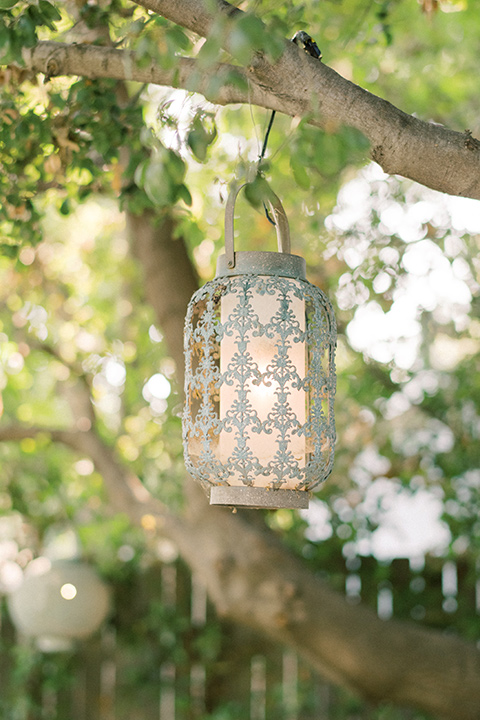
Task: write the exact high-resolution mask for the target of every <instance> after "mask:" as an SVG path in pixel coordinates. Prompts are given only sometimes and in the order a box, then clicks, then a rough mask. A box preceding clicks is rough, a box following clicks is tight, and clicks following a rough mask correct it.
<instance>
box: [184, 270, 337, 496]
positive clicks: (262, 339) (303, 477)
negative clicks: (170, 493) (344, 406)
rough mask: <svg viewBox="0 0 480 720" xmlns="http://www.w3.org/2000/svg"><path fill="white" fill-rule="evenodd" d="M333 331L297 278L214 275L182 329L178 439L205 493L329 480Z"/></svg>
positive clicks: (328, 313)
mask: <svg viewBox="0 0 480 720" xmlns="http://www.w3.org/2000/svg"><path fill="white" fill-rule="evenodd" d="M335 345H336V327H335V318H334V314H333V311H332V307H331V305H330V302H329V300H328V298H327V297H326V295H325V294H324V293H323V292H322V291H321V290H319V289H318V288H317V287H315V286H314V285H312V284H311V283H309V282H307V281H305V280H297V279H290V278H284V277H278V276H261V275H248V274H247V275H235V276H225V277H217V278H215V280H213V281H211V282H209V283H207V284H206V285H204V287H202V288H201V289H200V290H198V291H197V292H196V293H195V295H194V296H193V298H192V300H191V301H190V304H189V307H188V311H187V317H186V324H185V362H186V374H185V396H186V402H185V409H184V413H183V442H184V450H185V462H186V467H187V469H188V471H189V472H190V473H191V474H192V476H193V477H194V478H195V479H197V480H199V481H200V482H201V483H202V484H203V485H204V486H205V487H209V486H211V485H237V486H241V485H246V486H255V487H265V488H270V489H280V488H281V489H293V490H307V489H311V488H313V487H315V486H316V485H317V484H318V483H320V482H322V481H323V480H324V479H325V478H326V477H327V476H328V475H329V473H330V471H331V469H332V464H333V455H334V445H335V422H334V413H333V402H334V395H335V366H334V352H335Z"/></svg>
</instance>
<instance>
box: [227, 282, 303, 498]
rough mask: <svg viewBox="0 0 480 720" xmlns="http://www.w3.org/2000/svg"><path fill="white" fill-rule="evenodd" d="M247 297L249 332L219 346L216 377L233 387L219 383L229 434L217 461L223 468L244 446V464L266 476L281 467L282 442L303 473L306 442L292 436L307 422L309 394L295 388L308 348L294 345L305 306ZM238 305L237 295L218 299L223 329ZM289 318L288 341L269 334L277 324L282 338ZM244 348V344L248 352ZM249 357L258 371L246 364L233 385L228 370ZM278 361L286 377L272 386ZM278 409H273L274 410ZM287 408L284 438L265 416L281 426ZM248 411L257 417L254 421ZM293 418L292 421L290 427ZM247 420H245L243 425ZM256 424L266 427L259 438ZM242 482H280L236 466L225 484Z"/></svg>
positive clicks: (277, 295) (291, 483)
mask: <svg viewBox="0 0 480 720" xmlns="http://www.w3.org/2000/svg"><path fill="white" fill-rule="evenodd" d="M250 292H251V295H252V297H251V298H250V299H249V304H248V319H247V322H248V321H251V320H254V321H255V322H254V323H253V327H250V328H249V329H248V330H246V331H245V332H244V333H243V334H242V332H241V331H240V330H239V329H238V328H237V329H235V330H234V331H233V333H232V334H230V335H226V336H224V337H223V339H222V341H221V344H220V373H221V374H222V375H224V374H225V373H226V378H228V382H230V381H232V384H227V382H223V383H222V385H221V387H220V419H221V420H222V421H224V420H225V419H226V420H227V427H228V428H229V429H230V431H228V430H227V429H224V430H222V431H221V432H220V437H219V444H218V457H219V460H220V462H221V463H222V465H225V464H226V463H228V461H230V460H231V459H232V458H233V457H235V454H236V453H237V454H238V452H239V450H241V448H242V447H244V445H245V446H246V447H247V448H248V450H249V451H250V452H251V456H250V457H249V458H247V462H248V460H250V459H253V458H255V459H256V460H258V462H259V463H260V465H261V466H262V468H263V469H264V470H267V468H268V464H269V463H270V462H272V461H273V462H275V463H277V462H279V458H278V456H277V457H276V455H277V453H281V452H282V449H283V451H284V448H282V447H281V444H282V441H283V440H284V439H286V440H288V451H289V452H291V453H292V454H293V457H294V458H295V461H296V463H298V467H299V468H302V467H305V462H306V444H305V436H304V435H298V434H297V433H295V432H294V430H295V429H298V428H301V427H302V426H303V425H304V424H305V422H306V414H307V403H306V396H307V393H306V391H305V390H304V389H303V388H298V387H294V385H295V384H296V382H297V383H298V382H299V381H301V380H304V378H305V366H306V344H305V342H304V341H299V342H294V338H295V337H297V338H298V337H299V336H300V334H301V333H303V332H304V331H305V302H304V300H301V299H299V298H296V297H294V296H292V295H289V297H288V301H287V302H285V300H283V301H282V297H283V294H282V293H281V292H280V291H279V290H275V292H274V293H273V294H267V293H265V294H260V293H259V292H257V291H256V290H251V291H250ZM239 302H241V296H240V294H239V293H226V294H225V295H224V296H223V297H222V299H221V322H222V324H223V325H224V324H225V323H227V321H228V319H229V318H230V317H231V316H232V315H233V314H234V313H235V306H236V305H237V303H239ZM282 315H284V317H283V318H282ZM292 315H293V316H294V322H293V328H294V332H293V333H292V334H289V335H288V336H286V337H285V335H284V337H283V338H282V335H281V334H280V332H276V333H275V332H272V330H273V328H274V326H275V324H277V323H280V324H281V325H280V328H279V330H281V331H282V334H283V333H284V331H285V327H286V323H289V322H290V323H291V319H292V318H291V316H292ZM237 316H238V311H237ZM257 321H258V322H257ZM265 330H267V333H268V335H271V336H270V337H269V336H268V335H267V334H265ZM259 333H260V334H259ZM243 343H246V347H245V345H244V344H243ZM247 353H248V354H249V355H250V359H251V361H253V363H255V364H256V365H252V363H251V362H250V364H249V365H248V367H247V368H246V370H245V372H244V380H243V381H242V378H241V377H240V379H238V378H235V379H234V377H233V373H232V369H233V367H234V366H235V367H236V369H237V371H238V372H242V371H241V367H242V365H241V362H238V360H240V356H241V361H243V362H245V359H246V355H247ZM235 356H237V358H235ZM282 359H283V361H284V362H286V363H287V368H286V373H287V374H288V376H287V378H286V380H285V382H282V380H281V378H280V380H279V379H277V380H275V379H273V377H272V374H274V373H277V374H278V373H279V365H280V364H281V362H282ZM291 366H293V367H294V368H295V371H296V374H295V372H291V371H289V369H290V370H291ZM242 390H244V391H246V392H245V393H244V399H245V398H246V400H247V405H246V407H244V408H243V411H245V412H243V417H242V408H241V401H242V393H241V391H242ZM276 404H277V408H276V409H275V410H274V408H275V405H276ZM239 408H240V413H239V412H238V410H239ZM286 408H288V411H289V416H288V420H289V421H290V422H289V421H288V420H287V424H288V425H289V427H288V429H287V431H286V433H285V435H283V434H282V431H281V429H279V428H278V427H275V425H274V424H273V423H272V422H271V420H272V417H270V418H269V416H270V415H271V414H272V413H274V414H275V416H276V418H277V421H280V422H282V417H281V416H280V415H279V413H278V411H279V410H280V412H282V411H284V410H285V409H286ZM230 410H232V412H235V413H236V414H237V418H239V421H240V422H243V421H245V422H246V426H245V427H244V428H243V430H242V431H240V429H239V428H238V427H236V426H235V422H234V421H232V420H231V419H230V418H229V417H228V413H229V411H230ZM252 411H254V413H256V417H254V418H253V419H252V418H251V415H253V412H252ZM292 413H293V414H294V416H295V417H294V418H293V422H292ZM245 415H247V416H248V417H247V419H246V420H245ZM260 423H262V424H265V427H263V428H262V429H261V431H260V432H256V431H255V429H256V430H258V429H259V425H260ZM242 438H243V440H242ZM252 456H253V457H252ZM246 477H248V479H249V480H253V481H254V485H255V486H256V487H266V486H268V485H270V484H272V483H274V482H275V481H277V480H278V476H277V474H276V473H273V472H271V471H270V472H267V473H266V474H261V475H256V474H255V472H250V473H248V474H247V475H246V474H245V472H244V471H242V469H241V462H240V463H237V469H236V470H235V471H234V472H233V473H232V474H231V476H230V477H229V479H228V483H229V484H230V485H243V484H244V482H243V481H244V480H245V479H246ZM297 483H298V479H296V478H288V479H285V482H284V483H283V484H282V485H281V487H282V488H283V489H294V488H295V486H296V485H297Z"/></svg>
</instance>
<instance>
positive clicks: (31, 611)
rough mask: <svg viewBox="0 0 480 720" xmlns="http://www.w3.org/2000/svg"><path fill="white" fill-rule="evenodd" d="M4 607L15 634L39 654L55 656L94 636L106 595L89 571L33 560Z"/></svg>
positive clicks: (82, 565) (43, 559) (74, 564)
mask: <svg viewBox="0 0 480 720" xmlns="http://www.w3.org/2000/svg"><path fill="white" fill-rule="evenodd" d="M7 602H8V610H9V613H10V616H11V618H12V621H13V623H14V625H15V627H16V628H17V630H18V631H19V632H20V633H22V634H23V635H25V636H27V637H32V638H34V639H35V642H36V644H37V646H38V648H39V649H40V650H42V651H43V652H58V651H61V650H69V649H70V648H71V647H73V645H74V642H75V641H76V640H84V639H86V638H88V637H89V636H90V635H92V634H93V633H94V632H95V631H96V630H98V628H99V627H100V625H101V624H102V622H103V621H104V620H105V618H106V616H107V614H108V611H109V608H110V593H109V590H108V587H107V586H106V585H105V583H104V582H103V581H102V580H101V579H100V578H99V577H98V575H97V573H96V572H95V570H94V569H93V568H91V567H90V566H89V565H87V564H85V563H81V562H77V561H75V560H54V561H50V560H49V559H48V558H47V557H39V558H37V559H36V560H33V561H32V562H31V563H30V565H29V566H27V568H26V570H25V576H24V579H23V582H22V583H21V585H20V586H19V587H18V588H17V589H16V590H14V591H13V592H11V593H10V595H9V596H8V601H7Z"/></svg>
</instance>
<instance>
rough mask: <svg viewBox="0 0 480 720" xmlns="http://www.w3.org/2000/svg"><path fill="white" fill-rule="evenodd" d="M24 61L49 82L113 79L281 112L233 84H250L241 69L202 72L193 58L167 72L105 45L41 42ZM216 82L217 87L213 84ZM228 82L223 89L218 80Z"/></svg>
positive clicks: (222, 66)
mask: <svg viewBox="0 0 480 720" xmlns="http://www.w3.org/2000/svg"><path fill="white" fill-rule="evenodd" d="M23 59H24V61H25V64H26V66H27V68H29V69H30V70H33V71H34V72H41V73H43V74H44V75H45V76H46V77H47V78H51V77H56V76H57V75H79V76H81V77H86V78H90V79H92V80H95V79H97V78H111V79H113V80H130V81H135V82H140V83H152V84H154V85H164V86H166V87H172V88H182V89H184V90H190V91H192V92H198V93H200V94H201V95H203V96H204V97H205V98H206V99H207V100H209V101H210V102H212V103H216V104H217V105H229V104H232V103H247V102H252V103H253V104H254V105H260V106H262V107H267V108H269V107H271V108H272V109H277V110H280V109H281V102H280V101H279V100H278V99H277V98H275V96H273V95H270V94H269V93H268V92H266V91H265V90H263V89H262V88H260V87H257V86H254V85H252V87H251V91H250V92H246V91H245V90H240V89H239V88H238V87H237V86H236V85H235V84H233V83H232V73H234V74H236V76H237V77H238V78H239V79H240V80H241V79H242V78H243V79H244V81H245V82H246V81H247V73H246V72H245V70H244V69H243V68H241V67H238V66H234V65H228V64H226V63H219V64H218V65H216V66H215V67H214V68H212V69H211V70H209V71H208V72H206V71H204V70H201V69H200V68H199V66H198V63H197V62H196V61H195V60H193V59H191V58H183V57H182V58H178V60H177V63H176V65H175V68H173V69H170V70H164V69H162V68H160V67H158V66H157V65H155V64H154V63H151V64H150V65H148V66H145V64H144V63H143V62H141V61H139V59H138V56H137V54H136V53H134V52H131V51H129V50H117V49H115V48H112V47H105V46H104V45H69V44H66V43H58V42H50V41H49V42H39V43H38V44H37V45H35V47H33V48H28V49H25V50H24V52H23ZM212 78H215V83H212ZM222 78H224V79H225V82H224V84H222V85H221V87H219V83H218V79H220V80H222Z"/></svg>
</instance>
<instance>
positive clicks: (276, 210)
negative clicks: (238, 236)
mask: <svg viewBox="0 0 480 720" xmlns="http://www.w3.org/2000/svg"><path fill="white" fill-rule="evenodd" d="M247 184H248V183H243V185H240V186H239V187H237V185H235V184H233V185H232V186H231V190H230V194H229V196H228V200H227V204H226V206H225V255H226V259H227V267H228V268H229V269H230V270H231V269H232V268H234V267H235V247H234V240H233V222H234V212H235V202H236V200H237V196H238V193H239V192H240V190H241V189H242V188H244V187H245V185H247ZM267 203H268V205H269V206H270V210H271V211H272V214H273V217H274V219H275V229H276V231H277V245H278V252H280V253H287V254H290V228H289V225H288V218H287V214H286V212H285V210H284V208H283V205H282V203H281V202H280V198H279V197H278V196H277V195H275V193H274V192H272V191H270V193H269V197H268V198H267Z"/></svg>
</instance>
